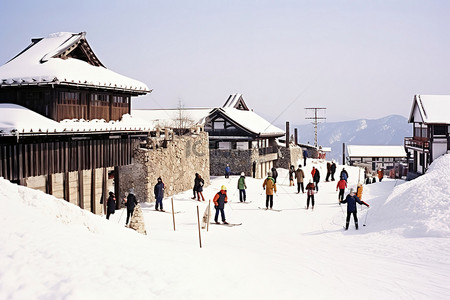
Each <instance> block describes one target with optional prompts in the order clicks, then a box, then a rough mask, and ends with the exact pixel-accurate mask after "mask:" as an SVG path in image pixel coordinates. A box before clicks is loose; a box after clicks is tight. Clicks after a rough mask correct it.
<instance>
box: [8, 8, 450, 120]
mask: <svg viewBox="0 0 450 300" xmlns="http://www.w3.org/2000/svg"><path fill="white" fill-rule="evenodd" d="M448 15H450V2H449V1H433V0H431V1H415V0H405V1H403V0H398V1H371V0H367V1H349V0H334V1H331V0H330V1H329V0H323V1H320V0H319V1H283V0H282V1H242V0H241V1H143V0H142V1H140V0H130V1H85V0H80V1H77V2H60V1H44V2H42V1H20V2H16V1H0V25H1V26H2V28H3V30H2V31H0V45H1V47H0V64H4V63H6V62H7V61H8V60H9V59H11V58H12V57H14V56H15V55H16V54H18V53H19V52H20V51H22V50H23V49H24V48H25V47H26V46H28V45H29V43H30V41H31V38H36V37H45V36H47V35H48V34H50V33H54V32H61V31H68V32H77V33H78V32H81V31H85V32H87V40H88V42H89V44H90V45H91V47H92V48H93V50H94V52H95V53H96V55H97V56H98V57H99V59H100V61H101V62H102V63H103V64H104V65H105V66H106V67H107V68H109V69H111V70H113V71H115V72H118V73H120V74H123V75H126V76H129V77H131V78H134V79H137V80H140V81H142V82H144V83H146V84H147V85H148V86H149V88H150V89H152V90H153V92H152V93H150V94H149V95H146V96H140V97H137V98H134V99H133V102H132V108H176V107H179V106H182V107H186V108H188V107H217V106H221V105H222V104H223V103H224V102H225V101H226V99H227V98H228V96H229V95H230V94H234V93H240V94H242V95H243V97H244V100H245V101H246V103H247V104H248V106H249V107H250V108H252V109H254V111H255V112H256V113H258V114H259V115H261V116H263V117H264V118H266V119H267V120H269V121H270V122H272V123H274V124H275V125H278V126H280V124H281V125H282V124H284V122H285V121H290V122H291V124H302V123H307V122H309V121H307V120H305V118H306V117H310V116H311V115H310V114H307V113H306V110H305V108H306V107H325V108H326V110H325V113H324V114H323V115H321V116H322V117H325V118H326V121H327V122H331V121H333V122H335V121H346V120H355V119H359V118H369V119H376V118H381V117H384V116H387V115H391V114H399V115H403V116H408V114H409V112H410V109H411V105H412V100H413V96H414V95H415V94H449V93H450V86H449V85H448V80H449V79H450V56H449V55H448V53H450V36H449V35H448V32H449V30H450V19H449V18H448Z"/></svg>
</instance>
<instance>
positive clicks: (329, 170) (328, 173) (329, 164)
mask: <svg viewBox="0 0 450 300" xmlns="http://www.w3.org/2000/svg"><path fill="white" fill-rule="evenodd" d="M330 175H331V163H330V162H327V177H326V178H325V181H326V182H328V181H330V180H329V179H330Z"/></svg>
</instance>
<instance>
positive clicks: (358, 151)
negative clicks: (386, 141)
mask: <svg viewBox="0 0 450 300" xmlns="http://www.w3.org/2000/svg"><path fill="white" fill-rule="evenodd" d="M347 153H348V156H349V157H406V151H405V147H404V146H385V145H375V146H372V145H348V146H347Z"/></svg>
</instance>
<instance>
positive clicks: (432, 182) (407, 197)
mask: <svg viewBox="0 0 450 300" xmlns="http://www.w3.org/2000/svg"><path fill="white" fill-rule="evenodd" d="M449 166H450V154H447V155H444V156H441V157H439V158H438V159H436V160H435V161H434V162H433V163H432V164H431V166H430V168H429V169H428V172H427V173H426V174H424V175H423V176H420V177H418V178H416V179H414V180H412V181H410V182H406V183H404V184H402V185H400V186H397V187H396V188H395V189H394V191H393V192H392V194H391V195H390V196H389V197H388V198H387V199H386V202H385V203H384V204H383V205H382V206H381V207H380V208H379V210H378V211H377V214H376V215H377V219H378V220H376V222H379V223H380V224H379V226H380V229H397V230H399V231H400V232H401V233H403V234H404V235H405V236H406V237H450V184H449V183H450V168H449Z"/></svg>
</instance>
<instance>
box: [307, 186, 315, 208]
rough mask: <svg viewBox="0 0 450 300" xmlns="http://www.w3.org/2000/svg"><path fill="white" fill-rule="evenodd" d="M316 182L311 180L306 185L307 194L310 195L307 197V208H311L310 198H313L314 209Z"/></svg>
mask: <svg viewBox="0 0 450 300" xmlns="http://www.w3.org/2000/svg"><path fill="white" fill-rule="evenodd" d="M314 189H315V186H314V183H312V182H311V180H310V181H309V183H308V184H307V185H306V194H307V195H308V198H306V209H308V208H309V200H311V204H312V207H311V209H314Z"/></svg>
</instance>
